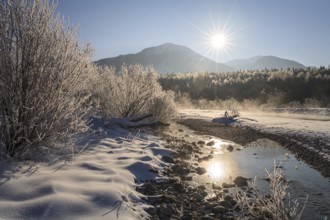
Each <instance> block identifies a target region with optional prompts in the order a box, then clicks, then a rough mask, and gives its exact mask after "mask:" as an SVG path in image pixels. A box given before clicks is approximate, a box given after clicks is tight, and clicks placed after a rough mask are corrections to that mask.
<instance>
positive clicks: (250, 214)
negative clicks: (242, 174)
mask: <svg viewBox="0 0 330 220" xmlns="http://www.w3.org/2000/svg"><path fill="white" fill-rule="evenodd" d="M267 176H268V179H269V186H270V193H269V194H267V195H265V194H262V193H260V191H259V190H258V189H257V187H256V180H255V179H254V181H253V182H252V187H251V188H250V189H249V192H248V193H247V192H240V193H237V204H238V206H239V207H240V209H241V211H240V215H241V216H240V218H239V219H276V220H277V219H278V220H299V219H300V218H301V215H302V213H303V211H304V208H305V205H306V202H307V199H308V196H307V197H306V200H305V203H304V204H303V207H300V206H299V202H298V200H294V201H292V200H291V196H290V193H288V192H287V188H288V184H287V183H286V182H285V180H284V175H283V172H282V170H281V168H280V166H276V162H274V170H273V172H272V173H270V172H268V171H267Z"/></svg>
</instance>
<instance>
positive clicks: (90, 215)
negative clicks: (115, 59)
mask: <svg viewBox="0 0 330 220" xmlns="http://www.w3.org/2000/svg"><path fill="white" fill-rule="evenodd" d="M94 122H95V123H94V125H93V129H94V132H93V133H90V134H88V135H84V136H82V137H81V138H80V140H79V142H78V143H77V147H76V149H75V151H76V154H75V156H74V157H73V158H71V159H59V158H58V157H53V159H54V158H55V159H56V160H55V161H53V162H49V161H48V162H47V163H46V162H39V163H35V162H27V161H25V162H17V161H0V218H1V219H117V218H119V219H145V218H146V217H147V216H148V214H147V213H146V212H145V211H144V208H146V207H148V205H146V204H143V202H142V200H141V198H143V195H141V194H139V193H138V192H136V191H135V186H136V184H138V182H139V181H145V180H151V179H158V180H159V181H162V180H164V178H163V177H162V176H161V171H162V169H163V167H164V166H165V165H166V164H165V163H164V162H162V160H161V155H169V154H170V151H169V150H167V149H165V148H163V147H162V146H161V145H162V143H161V141H160V140H159V139H158V138H157V137H154V136H151V135H148V134H146V133H143V132H140V133H137V134H131V133H130V132H129V131H128V130H125V129H122V128H119V127H116V126H114V127H109V126H108V127H106V126H105V125H104V124H103V122H102V120H101V119H97V118H94ZM62 157H63V155H62ZM150 170H151V172H150ZM157 171H158V173H157Z"/></svg>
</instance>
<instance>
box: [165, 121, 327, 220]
mask: <svg viewBox="0 0 330 220" xmlns="http://www.w3.org/2000/svg"><path fill="white" fill-rule="evenodd" d="M166 133H167V134H168V135H171V136H173V137H178V138H181V139H184V140H186V141H188V142H191V143H192V142H196V143H197V142H198V141H204V142H205V143H206V144H205V145H203V147H202V152H203V155H202V156H205V155H206V156H207V155H212V157H213V158H210V159H209V160H203V161H199V162H197V159H196V158H198V157H199V156H196V157H195V155H192V159H191V160H190V162H191V163H192V164H195V165H197V163H198V166H202V167H204V168H205V169H206V170H207V172H206V173H205V174H203V175H198V174H194V175H193V179H192V181H191V184H203V185H205V186H206V187H207V188H208V190H209V192H210V193H209V195H212V193H211V192H212V184H217V185H221V184H222V183H232V179H233V178H235V177H237V176H243V177H246V178H251V179H254V178H256V186H257V188H258V189H259V190H260V191H261V192H263V193H267V192H269V182H268V181H266V176H267V175H266V174H267V173H266V170H268V171H269V172H272V171H273V169H274V163H275V162H276V165H277V166H280V168H281V169H282V171H283V173H284V177H285V180H286V181H287V183H288V186H289V187H288V189H287V191H288V192H289V193H290V195H291V200H292V201H293V200H296V199H297V200H298V201H299V203H300V206H299V207H302V206H303V205H304V202H305V200H306V197H307V196H308V200H307V203H306V207H305V209H304V212H303V215H302V218H301V219H320V220H321V219H322V220H324V219H327V218H328V219H330V181H329V180H328V179H326V178H324V177H323V176H322V175H321V174H320V173H319V172H318V171H317V170H315V169H313V168H311V167H310V166H309V165H308V164H306V163H304V162H303V161H300V160H298V159H297V158H296V157H295V155H293V154H291V153H290V151H288V150H287V149H285V148H283V147H282V146H280V145H279V144H278V143H277V142H274V141H271V140H269V139H258V140H257V141H254V142H251V143H249V144H247V145H246V146H240V145H238V144H235V143H233V142H231V141H227V140H223V139H219V138H217V137H213V136H207V135H197V134H195V132H194V131H192V130H190V129H188V128H187V127H185V126H183V125H180V124H171V125H170V127H169V128H168V129H167V131H166ZM250 182H251V181H250ZM236 191H237V189H236V188H235V187H233V188H230V193H232V194H233V195H234V194H235V193H236Z"/></svg>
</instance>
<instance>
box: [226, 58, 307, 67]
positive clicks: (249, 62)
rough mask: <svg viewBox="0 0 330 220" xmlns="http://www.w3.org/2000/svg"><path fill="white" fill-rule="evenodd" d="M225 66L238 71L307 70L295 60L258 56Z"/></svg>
mask: <svg viewBox="0 0 330 220" xmlns="http://www.w3.org/2000/svg"><path fill="white" fill-rule="evenodd" d="M225 64H226V65H227V66H230V67H232V68H235V69H237V70H239V69H242V70H257V69H259V70H260V69H265V68H267V69H273V68H276V69H281V68H283V69H287V68H305V66H304V65H302V64H301V63H298V62H296V61H294V60H287V59H283V58H279V57H275V56H256V57H251V58H249V59H238V60H231V61H229V62H227V63H225Z"/></svg>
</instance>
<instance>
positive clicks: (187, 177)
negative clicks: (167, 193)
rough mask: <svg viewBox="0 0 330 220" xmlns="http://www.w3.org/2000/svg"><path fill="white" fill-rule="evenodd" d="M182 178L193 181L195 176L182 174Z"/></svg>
mask: <svg viewBox="0 0 330 220" xmlns="http://www.w3.org/2000/svg"><path fill="white" fill-rule="evenodd" d="M181 179H182V180H183V181H192V180H193V177H192V176H189V175H188V176H182V177H181Z"/></svg>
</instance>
